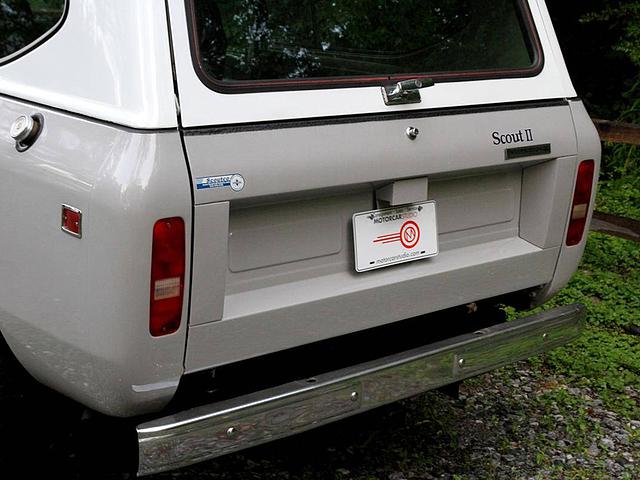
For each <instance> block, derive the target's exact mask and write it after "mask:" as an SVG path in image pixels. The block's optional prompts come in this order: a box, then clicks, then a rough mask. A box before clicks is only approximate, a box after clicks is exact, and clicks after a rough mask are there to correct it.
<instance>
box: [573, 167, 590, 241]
mask: <svg viewBox="0 0 640 480" xmlns="http://www.w3.org/2000/svg"><path fill="white" fill-rule="evenodd" d="M594 173H595V162H594V161H593V160H585V161H584V162H582V163H581V164H580V166H579V167H578V177H577V178H576V189H575V192H574V193H573V203H572V205H571V219H570V220H569V230H568V232H567V246H568V247H572V246H574V245H578V244H579V243H580V242H581V241H582V236H583V235H584V229H585V227H586V225H587V216H588V213H589V204H590V203H591V192H592V189H593V175H594Z"/></svg>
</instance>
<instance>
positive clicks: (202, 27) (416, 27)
mask: <svg viewBox="0 0 640 480" xmlns="http://www.w3.org/2000/svg"><path fill="white" fill-rule="evenodd" d="M187 6H188V11H189V17H190V32H191V40H192V54H193V58H194V62H195V64H196V67H197V69H199V70H200V72H199V73H200V76H201V78H203V80H205V82H206V83H208V84H209V85H210V86H212V87H213V88H215V89H220V90H225V89H227V90H238V89H240V90H247V89H248V90H251V89H282V88H318V87H322V86H339V85H357V84H362V85H371V84H376V83H377V84H379V83H383V82H384V81H385V80H386V81H391V80H396V79H399V78H412V77H420V76H429V77H432V78H434V79H437V80H438V81H446V80H455V79H459V78H462V77H472V78H494V77H502V76H525V75H534V74H536V73H537V72H538V71H539V68H541V53H540V47H539V43H538V39H537V36H536V35H535V32H534V31H533V25H532V22H531V14H530V11H529V8H528V6H527V5H526V3H525V2H523V1H520V0H429V1H426V2H425V1H424V0H421V1H418V0H402V1H401V0H312V1H305V0H187Z"/></svg>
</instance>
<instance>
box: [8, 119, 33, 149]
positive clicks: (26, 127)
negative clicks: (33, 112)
mask: <svg viewBox="0 0 640 480" xmlns="http://www.w3.org/2000/svg"><path fill="white" fill-rule="evenodd" d="M35 130H36V122H35V121H34V120H33V117H28V116H27V115H21V116H19V117H18V118H16V120H15V121H14V122H13V125H11V131H10V132H9V134H10V135H11V138H13V139H14V140H15V141H16V142H17V143H22V142H24V141H25V140H27V139H28V138H29V137H31V135H33V133H34V132H35Z"/></svg>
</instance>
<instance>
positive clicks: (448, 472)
mask: <svg viewBox="0 0 640 480" xmlns="http://www.w3.org/2000/svg"><path fill="white" fill-rule="evenodd" d="M460 393H461V394H460V398H459V399H457V400H456V399H453V398H450V397H448V396H446V395H443V394H442V393H438V392H430V393H427V394H425V395H422V396H420V397H417V398H414V399H411V400H407V401H404V402H401V403H398V404H395V405H392V406H389V407H385V408H382V409H378V410H375V411H373V412H368V413H365V414H362V415H359V416H357V417H354V418H352V419H348V420H345V421H342V422H339V423H337V424H333V425H330V426H327V427H323V428H321V429H318V430H315V431H313V432H308V433H305V434H301V435H298V436H296V437H292V438H289V439H285V440H281V441H278V442H273V443H271V444H268V445H265V446H262V447H257V448H254V449H251V450H248V451H245V452H241V453H238V454H235V455H230V456H227V457H223V458H220V459H218V460H214V461H211V462H206V463H203V464H200V465H197V466H193V467H190V468H186V469H182V470H179V471H176V472H169V473H165V474H160V475H156V476H153V477H148V478H150V479H154V480H160V479H170V478H171V479H173V478H178V479H200V478H216V479H225V480H227V479H243V480H246V479H336V480H345V479H358V480H365V479H366V480H374V479H380V480H383V479H384V480H403V479H407V480H408V479H435V478H445V479H469V480H471V479H510V480H511V479H589V480H592V479H639V478H640V421H638V420H628V419H625V418H624V417H622V416H620V415H618V414H616V413H614V412H612V411H609V410H607V409H606V408H605V407H604V404H603V402H602V400H601V399H599V398H598V397H597V396H596V395H595V394H594V392H592V391H590V390H588V389H585V388H578V387H575V386H571V385H569V384H568V382H567V379H565V378H564V377H562V376H553V375H550V374H545V372H539V371H534V370H533V369H532V368H531V367H530V365H529V363H527V362H522V363H520V364H517V365H515V366H513V367H507V368H505V369H502V370H499V371H497V372H493V373H491V374H487V375H484V376H482V377H479V378H476V379H473V380H470V381H467V382H465V383H464V384H463V385H462V387H461V391H460ZM626 393H627V394H628V395H629V396H630V397H631V398H632V400H633V401H636V402H640V391H639V390H638V389H637V388H632V387H627V391H626Z"/></svg>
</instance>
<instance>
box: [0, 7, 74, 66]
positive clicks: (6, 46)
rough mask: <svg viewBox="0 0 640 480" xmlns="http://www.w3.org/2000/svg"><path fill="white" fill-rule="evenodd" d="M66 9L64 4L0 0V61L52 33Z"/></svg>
mask: <svg viewBox="0 0 640 480" xmlns="http://www.w3.org/2000/svg"><path fill="white" fill-rule="evenodd" d="M65 6H66V0H0V61H1V60H6V61H8V60H11V59H12V58H13V57H15V56H16V55H14V54H16V53H18V52H19V51H20V50H22V49H24V48H26V47H28V46H33V45H32V44H34V43H36V42H37V40H39V39H44V38H46V34H48V33H53V30H54V29H55V27H57V26H58V25H59V24H60V23H61V21H62V18H63V16H64V13H65ZM9 56H11V57H12V58H8V57H9ZM5 57H6V58H5Z"/></svg>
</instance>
